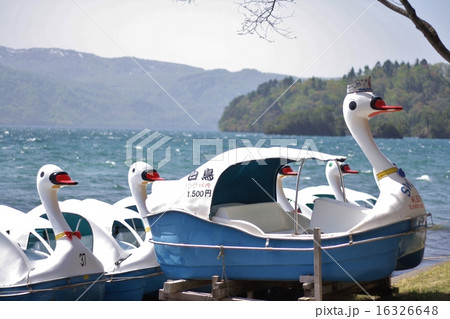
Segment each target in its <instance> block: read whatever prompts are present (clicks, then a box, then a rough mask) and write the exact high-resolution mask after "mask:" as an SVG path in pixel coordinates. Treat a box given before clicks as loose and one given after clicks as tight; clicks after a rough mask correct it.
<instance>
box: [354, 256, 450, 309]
mask: <svg viewBox="0 0 450 319" xmlns="http://www.w3.org/2000/svg"><path fill="white" fill-rule="evenodd" d="M392 287H393V288H394V293H393V294H392V296H372V297H374V298H375V299H376V300H400V301H446V300H450V261H446V262H442V263H439V264H437V265H436V266H432V267H430V268H426V269H424V270H419V271H418V272H417V274H414V275H412V276H411V277H409V276H407V277H405V278H402V279H400V280H398V281H397V280H393V284H392ZM353 300H371V298H369V296H363V295H355V296H354V299H353Z"/></svg>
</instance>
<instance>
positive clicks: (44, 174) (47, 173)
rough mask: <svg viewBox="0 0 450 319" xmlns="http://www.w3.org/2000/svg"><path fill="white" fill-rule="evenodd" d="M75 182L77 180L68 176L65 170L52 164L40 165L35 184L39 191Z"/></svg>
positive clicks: (56, 188)
mask: <svg viewBox="0 0 450 319" xmlns="http://www.w3.org/2000/svg"><path fill="white" fill-rule="evenodd" d="M77 184H78V183H77V182H75V181H73V180H72V179H71V178H70V176H69V174H67V172H65V171H63V170H62V169H61V168H60V167H58V166H56V165H53V164H47V165H44V166H42V167H41V168H40V169H39V171H38V174H37V177H36V185H37V188H38V191H39V193H41V192H44V191H47V192H48V191H51V190H58V189H59V188H61V187H63V186H73V185H77Z"/></svg>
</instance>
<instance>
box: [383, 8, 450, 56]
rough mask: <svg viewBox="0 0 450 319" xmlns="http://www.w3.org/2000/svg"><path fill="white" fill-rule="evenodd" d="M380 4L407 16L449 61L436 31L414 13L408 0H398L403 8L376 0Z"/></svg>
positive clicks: (447, 53)
mask: <svg viewBox="0 0 450 319" xmlns="http://www.w3.org/2000/svg"><path fill="white" fill-rule="evenodd" d="M378 2H380V3H381V4H383V5H384V6H386V7H387V8H389V9H391V10H393V11H395V12H397V13H399V14H401V15H403V16H405V17H407V18H408V19H409V20H411V21H412V22H413V23H414V25H415V26H416V28H417V29H418V30H419V31H420V32H422V34H423V35H424V36H425V38H426V39H427V40H428V42H429V43H430V44H431V45H432V46H433V48H434V49H435V50H436V51H437V52H438V53H439V54H440V55H441V56H442V57H443V58H444V59H445V60H446V61H447V62H450V51H449V50H448V49H447V47H446V46H445V45H444V43H442V41H441V39H440V38H439V35H438V33H437V31H436V30H435V29H434V28H433V26H432V25H431V24H429V23H428V22H427V21H425V20H423V19H421V18H419V17H418V16H417V14H416V10H415V9H414V8H413V7H412V6H411V4H410V3H409V2H408V0H400V2H401V3H402V5H403V7H404V8H401V7H398V6H396V5H394V4H393V3H391V2H389V1H388V0H378Z"/></svg>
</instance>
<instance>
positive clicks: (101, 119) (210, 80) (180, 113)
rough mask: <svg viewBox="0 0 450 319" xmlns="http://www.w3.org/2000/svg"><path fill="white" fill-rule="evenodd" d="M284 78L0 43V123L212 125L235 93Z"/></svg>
mask: <svg viewBox="0 0 450 319" xmlns="http://www.w3.org/2000/svg"><path fill="white" fill-rule="evenodd" d="M283 77H284V75H283V76H282V75H277V74H268V73H261V72H258V71H256V70H242V71H240V72H228V71H226V70H220V69H217V70H204V69H201V68H196V67H191V66H187V65H182V64H175V63H166V62H160V61H152V60H142V59H132V58H129V57H123V58H102V57H99V56H96V55H93V54H87V53H82V52H77V51H73V50H61V49H39V48H35V49H20V50H14V49H9V48H5V47H0V125H5V126H8V125H28V126H30V125H31V126H36V125H37V126H63V127H131V128H150V129H178V130H217V128H218V127H217V125H218V124H217V123H218V121H219V118H220V115H221V114H222V112H223V108H224V107H225V105H227V104H228V103H229V102H230V101H231V100H232V99H233V98H234V97H236V96H237V95H240V94H246V93H248V92H250V91H252V90H254V89H255V88H257V86H258V85H259V84H261V83H263V82H265V81H268V80H269V79H277V78H278V79H282V78H283ZM162 88H164V90H166V91H164V90H163V89H162ZM175 100H176V102H175ZM191 117H192V118H191ZM194 120H195V121H194ZM197 123H198V124H197Z"/></svg>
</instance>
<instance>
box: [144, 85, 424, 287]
mask: <svg viewBox="0 0 450 319" xmlns="http://www.w3.org/2000/svg"><path fill="white" fill-rule="evenodd" d="M401 109H402V108H401V107H398V106H387V105H386V104H385V103H384V101H383V100H382V99H381V98H379V97H376V96H374V95H373V93H372V90H371V86H370V80H364V81H360V82H358V83H355V84H354V85H350V86H348V90H347V96H346V97H345V99H344V102H343V112H344V118H345V122H346V124H347V126H348V128H349V130H350V132H351V134H352V135H353V137H354V138H355V140H356V142H357V143H358V145H359V146H360V147H361V149H362V151H363V152H364V154H365V156H366V157H367V159H368V160H369V162H370V163H371V164H372V166H373V170H374V172H375V176H376V178H377V184H378V186H379V188H380V196H379V197H378V199H377V202H376V204H375V205H374V206H373V207H372V208H367V207H361V206H359V205H354V204H352V203H349V202H344V201H339V200H336V199H331V198H317V199H316V200H315V202H314V208H313V211H312V214H311V218H308V217H307V216H303V215H302V214H298V213H297V211H296V210H294V211H292V210H286V209H285V208H284V206H283V205H282V204H280V203H282V202H286V201H287V199H286V198H281V199H280V198H278V197H280V196H283V195H282V194H279V193H277V176H278V172H279V171H280V168H282V167H283V166H284V165H286V164H289V163H292V162H297V163H300V167H301V166H302V164H303V163H304V162H305V161H306V160H311V159H314V160H322V161H325V162H326V161H330V160H332V161H343V160H344V159H345V157H343V156H335V155H330V154H325V153H319V152H312V151H307V150H297V149H292V148H283V147H276V148H260V149H258V148H253V149H250V148H239V149H234V150H230V151H227V152H225V153H223V154H220V155H218V156H216V157H215V158H212V159H211V160H209V161H208V162H206V163H205V164H204V165H202V166H200V167H199V168H197V169H196V170H195V171H194V172H192V173H191V174H189V175H188V176H185V177H183V178H181V179H180V180H175V181H156V182H154V184H153V186H152V193H151V194H150V195H149V197H148V199H147V207H148V209H149V211H150V214H149V215H148V216H147V218H148V219H149V223H150V225H151V226H152V235H153V239H152V242H153V243H154V244H155V248H156V255H157V259H158V262H159V263H160V265H161V268H162V269H163V271H164V273H165V275H166V276H167V277H168V278H171V279H178V278H190V279H210V278H211V277H212V276H214V275H219V276H220V275H222V277H224V278H228V279H245V280H293V281H298V278H299V276H300V275H310V274H313V238H312V235H311V229H313V228H320V229H321V231H322V233H323V234H322V250H323V254H322V255H323V257H322V275H323V279H324V280H325V281H371V280H376V279H380V278H385V277H388V276H389V275H390V274H391V273H392V272H393V271H394V269H395V268H396V267H398V265H399V264H402V265H403V266H404V267H407V268H411V267H415V266H417V265H418V264H419V263H420V262H421V260H422V257H423V251H424V247H425V237H426V224H427V212H426V210H425V207H424V204H423V201H422V199H421V197H420V195H419V194H418V192H417V190H416V188H415V187H414V186H413V185H412V183H411V182H410V181H408V180H407V179H406V177H405V174H404V172H403V171H402V170H400V169H398V168H397V167H396V166H394V165H393V164H392V163H391V162H390V161H389V160H388V159H387V158H386V157H385V156H384V155H383V154H382V153H381V151H380V150H379V149H378V147H377V146H376V143H375V141H374V140H373V137H372V134H371V132H370V129H369V119H370V118H372V117H373V116H376V115H378V114H381V113H386V112H395V111H400V110H401Z"/></svg>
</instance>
